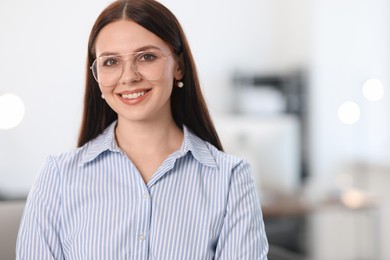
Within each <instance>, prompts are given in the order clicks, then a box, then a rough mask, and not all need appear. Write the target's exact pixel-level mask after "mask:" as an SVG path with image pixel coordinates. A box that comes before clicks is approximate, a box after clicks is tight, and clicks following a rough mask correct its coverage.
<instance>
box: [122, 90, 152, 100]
mask: <svg viewBox="0 0 390 260" xmlns="http://www.w3.org/2000/svg"><path fill="white" fill-rule="evenodd" d="M146 92H147V91H140V92H135V93H130V94H122V97H123V98H125V99H136V98H139V97H142V96H143V95H145V94H146Z"/></svg>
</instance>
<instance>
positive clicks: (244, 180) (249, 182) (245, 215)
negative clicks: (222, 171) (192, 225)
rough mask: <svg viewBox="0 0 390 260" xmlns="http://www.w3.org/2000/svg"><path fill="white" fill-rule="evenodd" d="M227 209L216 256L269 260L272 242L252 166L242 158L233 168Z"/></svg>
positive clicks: (218, 257)
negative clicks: (270, 242) (269, 240)
mask: <svg viewBox="0 0 390 260" xmlns="http://www.w3.org/2000/svg"><path fill="white" fill-rule="evenodd" d="M228 196H229V197H228V201H227V210H226V215H225V220H224V223H223V226H222V231H221V234H220V237H219V240H218V244H217V248H216V254H215V256H216V257H215V259H258V260H266V259H267V254H268V241H267V237H266V234H265V229H264V222H263V216H262V212H261V208H260V202H259V198H258V195H257V191H256V187H255V183H254V180H253V177H252V175H251V170H250V166H249V164H248V163H246V162H245V161H241V162H240V163H239V164H238V165H237V166H236V167H235V168H234V169H233V171H232V176H231V181H230V188H229V195H228Z"/></svg>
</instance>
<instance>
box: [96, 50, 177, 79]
mask: <svg viewBox="0 0 390 260" xmlns="http://www.w3.org/2000/svg"><path fill="white" fill-rule="evenodd" d="M143 53H156V51H154V52H153V51H136V52H129V53H120V54H110V55H103V56H99V57H96V59H95V60H94V61H93V62H92V65H91V66H90V67H89V69H90V70H91V71H92V75H93V77H94V79H95V80H96V82H97V83H99V84H101V83H100V82H99V80H98V79H97V78H98V77H97V75H95V72H94V65H95V64H97V60H98V59H99V58H102V57H117V56H132V57H134V56H135V55H139V56H140V55H141V54H143ZM174 54H175V53H174V52H171V53H170V54H168V55H166V56H164V54H163V53H161V55H162V57H161V59H162V60H163V62H164V70H163V71H162V73H161V76H160V78H158V79H153V80H149V79H146V78H145V77H143V76H142V75H141V74H140V73H139V72H138V69H137V68H136V66H135V65H134V60H133V59H131V61H132V62H131V68H132V70H133V71H134V72H135V73H136V74H137V75H138V76H139V77H141V78H142V79H145V80H147V81H157V80H159V79H161V77H162V76H163V75H164V73H165V60H166V59H167V58H168V57H170V56H172V55H174ZM127 61H128V60H126V61H125V63H124V64H123V65H122V72H121V74H120V76H119V77H118V81H117V82H116V84H118V82H119V80H120V78H121V77H122V75H123V73H124V71H125V66H124V65H126V63H127ZM96 73H97V70H96ZM113 85H115V84H113Z"/></svg>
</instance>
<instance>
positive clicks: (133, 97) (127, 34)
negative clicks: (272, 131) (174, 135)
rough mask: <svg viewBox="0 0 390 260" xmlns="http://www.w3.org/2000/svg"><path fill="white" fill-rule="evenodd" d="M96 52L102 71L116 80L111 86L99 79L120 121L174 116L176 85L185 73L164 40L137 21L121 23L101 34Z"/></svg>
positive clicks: (112, 24)
mask: <svg viewBox="0 0 390 260" xmlns="http://www.w3.org/2000/svg"><path fill="white" fill-rule="evenodd" d="M95 51H96V57H97V59H98V60H99V65H98V67H99V69H98V71H100V73H101V75H104V77H106V78H108V79H111V78H112V79H113V80H111V83H110V84H103V83H104V82H103V81H100V80H99V81H100V83H99V86H100V90H101V92H102V94H103V96H104V98H105V100H106V102H107V103H108V105H109V106H110V107H111V108H112V109H113V110H114V111H115V112H116V113H117V114H118V120H130V121H150V120H157V119H161V118H166V116H170V115H171V108H170V96H171V93H172V88H173V82H174V79H176V80H180V79H181V78H182V73H181V70H180V69H179V66H178V62H177V60H176V58H175V56H174V55H172V51H171V49H170V48H169V46H168V45H167V44H166V43H165V42H164V41H163V40H162V39H160V38H159V37H157V36H156V35H155V34H153V33H152V32H150V31H148V30H146V29H145V28H144V27H142V26H140V25H139V24H137V23H135V22H133V21H130V20H120V21H116V22H113V23H110V24H108V25H106V26H105V27H104V28H103V29H102V30H101V31H100V33H99V35H98V37H97V39H96V43H95ZM141 51H142V52H141ZM138 52H141V53H140V54H137V55H133V54H132V53H138ZM155 55H158V56H155ZM156 60H158V61H159V63H158V64H160V65H157V64H156V63H155V61H156ZM122 68H123V69H122ZM137 72H138V73H137ZM160 72H161V73H160ZM101 78H102V79H105V78H103V76H102V77H101ZM112 82H114V83H112Z"/></svg>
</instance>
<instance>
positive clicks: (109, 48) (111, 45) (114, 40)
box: [95, 20, 169, 56]
mask: <svg viewBox="0 0 390 260" xmlns="http://www.w3.org/2000/svg"><path fill="white" fill-rule="evenodd" d="M145 46H155V47H157V48H158V49H161V51H165V52H169V46H168V44H166V43H165V42H164V41H163V40H162V39H161V38H159V37H158V36H157V35H155V34H154V33H152V32H151V31H148V30H146V29H145V28H144V27H142V26H141V25H139V24H137V23H135V22H133V21H130V20H119V21H116V22H113V23H110V24H108V25H106V26H105V27H103V29H102V30H101V31H100V32H99V34H98V36H97V38H96V41H95V50H96V56H99V55H100V54H101V53H103V52H110V53H130V52H135V51H139V50H141V49H142V48H143V47H145Z"/></svg>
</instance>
